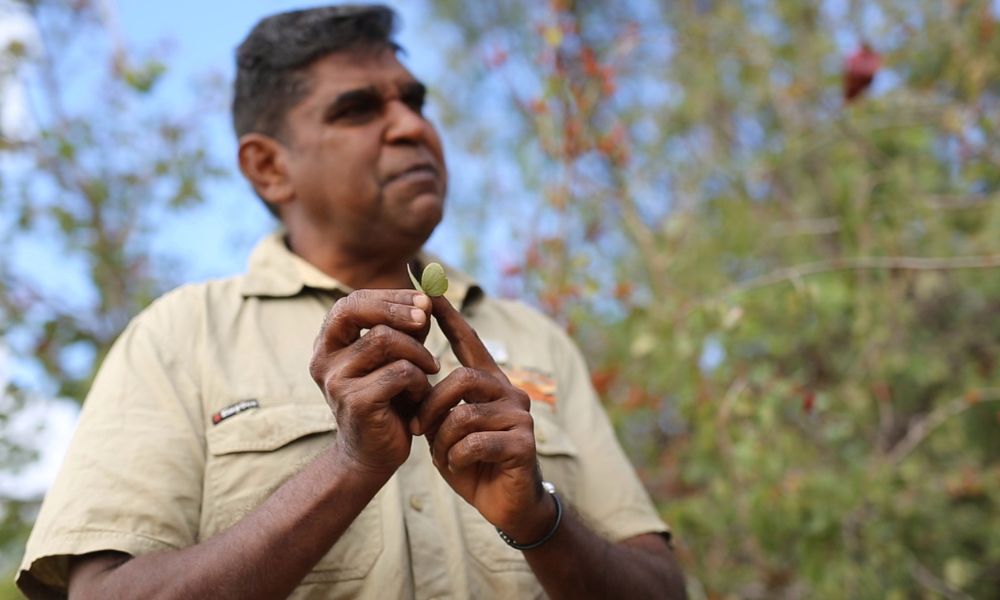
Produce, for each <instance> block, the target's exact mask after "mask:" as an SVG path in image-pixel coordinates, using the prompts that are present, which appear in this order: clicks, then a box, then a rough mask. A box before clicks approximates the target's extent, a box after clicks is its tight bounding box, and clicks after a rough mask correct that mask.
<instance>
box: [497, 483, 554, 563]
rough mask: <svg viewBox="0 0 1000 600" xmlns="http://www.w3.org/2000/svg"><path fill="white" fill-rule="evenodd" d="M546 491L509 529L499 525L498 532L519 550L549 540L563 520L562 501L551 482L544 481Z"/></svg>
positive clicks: (533, 546) (531, 547)
mask: <svg viewBox="0 0 1000 600" xmlns="http://www.w3.org/2000/svg"><path fill="white" fill-rule="evenodd" d="M542 485H543V486H544V491H543V492H542V493H541V494H540V498H539V499H538V502H537V503H536V504H535V508H533V509H532V510H528V511H524V512H523V513H521V514H520V517H519V519H518V522H517V523H516V524H515V525H513V526H511V527H510V528H507V529H501V528H499V527H497V533H498V534H500V537H501V538H502V539H503V540H504V541H505V542H507V544H508V545H510V546H512V547H513V548H516V549H518V550H531V549H534V548H537V547H539V546H541V545H542V544H544V543H546V542H548V541H549V539H551V538H552V536H554V535H555V533H556V530H557V529H558V528H559V525H560V523H561V522H562V513H563V506H562V501H561V500H560V499H559V497H558V496H557V495H556V493H555V487H553V486H552V484H551V483H549V482H547V481H545V482H542Z"/></svg>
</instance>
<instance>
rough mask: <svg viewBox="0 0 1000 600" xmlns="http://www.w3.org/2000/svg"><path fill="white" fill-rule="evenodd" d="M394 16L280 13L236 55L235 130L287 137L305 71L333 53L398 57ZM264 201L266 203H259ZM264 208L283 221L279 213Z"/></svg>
mask: <svg viewBox="0 0 1000 600" xmlns="http://www.w3.org/2000/svg"><path fill="white" fill-rule="evenodd" d="M395 27H396V13H395V12H394V11H393V10H392V9H391V8H389V7H387V6H382V5H378V4H372V5H360V4H357V5H355V4H350V5H340V6H327V7H322V8H309V9H305V10H295V11H290V12H284V13H279V14H276V15H272V16H270V17H267V18H266V19H262V20H261V21H260V22H259V23H257V25H255V26H254V28H253V29H251V30H250V33H249V34H247V37H246V39H244V40H243V43H241V44H240V46H239V48H237V49H236V81H235V83H234V85H233V88H234V89H233V106H232V112H233V129H235V130H236V137H241V136H243V135H245V134H247V133H250V132H257V133H262V134H264V135H268V136H271V137H273V138H275V139H279V140H280V139H281V138H282V137H283V130H284V126H285V115H287V114H288V111H289V110H290V109H291V108H292V107H293V106H295V105H296V104H297V103H298V102H299V101H300V100H302V98H304V97H305V96H306V95H307V94H308V93H309V80H308V78H307V77H306V76H305V74H304V71H305V70H306V69H307V68H308V67H309V65H311V64H312V63H313V62H314V61H316V60H318V59H320V58H322V57H324V56H326V55H328V54H333V53H335V52H359V51H360V52H373V51H377V50H382V49H391V50H393V51H394V52H395V51H399V50H400V47H399V44H397V43H396V42H395V41H394V40H393V39H392V35H393V33H394V32H395ZM261 200H263V198H261ZM264 206H265V207H267V210H268V211H269V212H270V213H271V214H272V215H274V216H275V217H278V218H280V215H279V214H278V210H277V208H276V207H275V206H274V205H272V204H271V203H270V202H267V201H264Z"/></svg>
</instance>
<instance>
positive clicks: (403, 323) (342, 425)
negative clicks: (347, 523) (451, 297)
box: [309, 290, 440, 478]
mask: <svg viewBox="0 0 1000 600" xmlns="http://www.w3.org/2000/svg"><path fill="white" fill-rule="evenodd" d="M430 312H431V301H430V298H428V297H427V296H426V295H424V294H422V293H420V292H417V291H414V290H357V291H355V292H352V293H351V294H350V295H348V296H346V297H344V298H342V299H340V300H339V301H337V303H336V304H334V306H333V308H332V309H330V312H329V313H328V314H327V316H326V319H325V320H324V322H323V326H322V328H321V329H320V332H319V336H318V337H317V338H316V343H315V345H314V347H313V357H312V361H310V364H309V373H310V374H311V375H312V378H313V380H315V381H316V383H317V384H318V385H319V386H320V389H322V390H323V393H324V395H325V396H326V401H327V403H328V404H329V405H330V409H331V410H332V411H333V414H334V416H335V417H336V418H337V428H338V434H337V439H336V442H335V443H334V444H335V447H336V449H337V450H338V451H339V452H340V453H341V454H342V455H343V457H344V458H346V459H347V460H350V461H351V462H352V463H353V466H354V467H355V468H357V469H361V470H363V471H365V472H368V473H370V474H373V475H380V476H384V477H386V478H388V477H389V476H390V475H392V473H394V472H395V471H396V469H397V468H399V466H400V465H402V464H403V462H405V461H406V458H407V457H408V456H409V453H410V443H411V433H410V429H409V425H408V422H409V417H410V416H412V414H413V411H414V410H415V408H416V405H417V404H418V403H419V402H421V401H422V400H423V399H424V398H425V397H426V396H427V394H428V393H429V392H430V390H431V386H430V384H429V383H428V381H427V375H428V374H430V373H436V372H437V371H438V370H439V369H440V366H439V365H438V363H437V361H436V360H435V359H434V357H433V356H432V355H431V354H430V352H428V351H427V349H426V348H425V347H424V346H423V343H422V342H423V340H424V338H425V337H426V336H427V332H428V330H429V328H430V319H429V314H430ZM364 329H368V330H369V331H368V333H367V334H365V335H361V332H362V330H364Z"/></svg>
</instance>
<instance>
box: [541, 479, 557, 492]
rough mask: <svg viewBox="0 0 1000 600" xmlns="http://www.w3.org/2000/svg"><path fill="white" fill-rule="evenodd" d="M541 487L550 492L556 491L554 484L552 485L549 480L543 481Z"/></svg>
mask: <svg viewBox="0 0 1000 600" xmlns="http://www.w3.org/2000/svg"><path fill="white" fill-rule="evenodd" d="M542 487H543V488H545V491H546V492H548V493H550V494H554V493H556V486H554V485H552V482H551V481H543V482H542Z"/></svg>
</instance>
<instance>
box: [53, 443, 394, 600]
mask: <svg viewBox="0 0 1000 600" xmlns="http://www.w3.org/2000/svg"><path fill="white" fill-rule="evenodd" d="M387 479H388V478H387V477H385V478H383V477H380V476H378V475H376V474H373V473H369V472H364V471H359V470H357V469H356V468H352V466H351V463H350V460H349V456H348V455H347V454H346V453H345V452H344V451H343V449H342V448H341V447H339V445H337V444H334V445H333V446H331V447H330V448H329V449H328V450H327V451H325V452H323V453H322V454H321V455H320V456H319V457H317V458H316V459H314V460H313V461H312V462H311V463H309V464H308V465H306V467H305V468H304V469H303V470H302V471H301V472H300V473H299V474H298V475H296V476H295V477H293V478H292V479H290V480H288V481H287V482H286V483H285V484H284V485H282V486H281V487H280V488H278V490H277V491H275V493H274V494H272V495H271V497H270V498H268V499H267V500H265V501H264V503H263V504H261V505H260V506H258V507H257V508H256V509H255V510H254V511H252V512H251V513H250V514H248V515H247V516H246V517H244V518H243V519H242V520H240V521H239V522H238V523H236V525H234V526H233V527H231V528H229V529H227V530H226V531H223V532H222V533H220V534H219V535H217V536H215V537H213V538H211V539H209V540H206V541H205V542H203V543H201V544H197V545H195V546H191V547H189V548H184V549H182V550H176V551H173V552H160V553H154V554H146V555H142V556H137V557H134V558H131V557H129V555H127V554H121V553H117V552H114V553H110V552H101V553H95V554H87V555H84V556H81V557H78V558H76V559H74V561H73V563H72V564H71V567H70V586H69V596H70V598H74V599H75V598H88V599H89V598H95V599H96V598H220V599H221V598H234V599H235V598H248V599H249V598H283V597H285V596H287V595H288V594H290V593H291V591H292V590H293V589H294V588H295V586H297V585H298V584H299V582H300V581H301V580H302V578H303V577H305V576H306V574H307V573H308V572H309V571H310V569H312V567H313V565H315V564H316V562H318V561H319V559H320V558H322V557H323V555H324V554H325V553H326V552H327V551H328V550H329V549H330V547H331V546H332V545H333V543H334V542H336V540H337V539H339V538H340V536H341V535H342V534H343V533H344V531H345V530H347V528H348V526H349V525H350V524H351V523H352V522H353V521H354V519H355V518H356V517H357V516H358V514H360V513H361V510H362V509H364V507H365V506H366V505H367V504H368V502H369V501H370V500H371V499H372V498H373V497H374V496H375V494H376V492H378V490H379V489H380V488H381V487H382V485H383V484H384V483H385V481H386V480H387ZM317 482H322V485H317Z"/></svg>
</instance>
